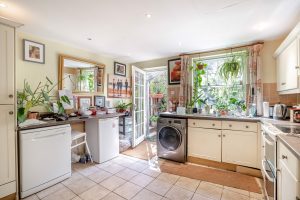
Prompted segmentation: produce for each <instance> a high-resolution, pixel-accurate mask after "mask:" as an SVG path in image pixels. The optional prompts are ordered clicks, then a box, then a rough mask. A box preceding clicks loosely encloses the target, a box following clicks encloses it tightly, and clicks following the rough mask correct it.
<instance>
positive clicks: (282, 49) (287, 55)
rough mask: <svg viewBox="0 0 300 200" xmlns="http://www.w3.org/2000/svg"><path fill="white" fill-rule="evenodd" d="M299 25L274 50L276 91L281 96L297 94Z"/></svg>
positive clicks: (299, 47)
mask: <svg viewBox="0 0 300 200" xmlns="http://www.w3.org/2000/svg"><path fill="white" fill-rule="evenodd" d="M299 38H300V23H299V24H298V25H297V26H296V27H295V28H294V29H293V31H292V32H291V33H290V34H289V35H288V37H287V38H286V39H285V40H284V41H283V43H282V44H281V45H280V46H279V47H278V49H277V50H276V52H275V54H274V57H275V58H276V71H277V91H279V92H280V93H281V94H287V93H298V92H299V91H300V87H299V79H298V74H299V67H300V39H299Z"/></svg>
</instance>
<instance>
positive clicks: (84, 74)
mask: <svg viewBox="0 0 300 200" xmlns="http://www.w3.org/2000/svg"><path fill="white" fill-rule="evenodd" d="M94 78H95V75H94V72H93V71H90V70H80V75H79V76H78V78H77V80H78V82H81V83H82V82H85V81H87V82H88V87H89V91H90V92H93V91H94V90H95V79H94Z"/></svg>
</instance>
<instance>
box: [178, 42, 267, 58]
mask: <svg viewBox="0 0 300 200" xmlns="http://www.w3.org/2000/svg"><path fill="white" fill-rule="evenodd" d="M256 44H264V42H255V43H251V44H245V45H239V46H232V47H226V48H221V49H214V50H207V51H199V52H192V53H182V54H179V56H187V55H196V54H202V53H213V52H218V51H226V50H231V49H239V48H243V47H249V46H253V45H256Z"/></svg>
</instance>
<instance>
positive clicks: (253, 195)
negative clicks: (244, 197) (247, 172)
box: [250, 192, 264, 200]
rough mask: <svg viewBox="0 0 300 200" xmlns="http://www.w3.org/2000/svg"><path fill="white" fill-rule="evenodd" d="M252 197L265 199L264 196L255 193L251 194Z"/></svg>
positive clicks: (260, 199) (259, 199)
mask: <svg viewBox="0 0 300 200" xmlns="http://www.w3.org/2000/svg"><path fill="white" fill-rule="evenodd" d="M250 197H251V198H253V199H258V200H263V199H264V195H263V194H258V193H255V192H250Z"/></svg>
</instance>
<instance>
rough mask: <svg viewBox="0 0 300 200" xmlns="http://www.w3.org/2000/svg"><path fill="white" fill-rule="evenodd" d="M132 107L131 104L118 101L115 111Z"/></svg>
mask: <svg viewBox="0 0 300 200" xmlns="http://www.w3.org/2000/svg"><path fill="white" fill-rule="evenodd" d="M131 105H132V103H125V102H123V101H119V103H118V105H117V106H116V109H119V110H127V108H129V107H130V106H131Z"/></svg>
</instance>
